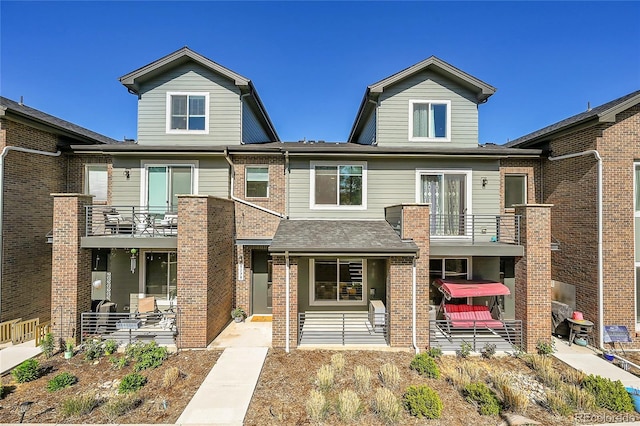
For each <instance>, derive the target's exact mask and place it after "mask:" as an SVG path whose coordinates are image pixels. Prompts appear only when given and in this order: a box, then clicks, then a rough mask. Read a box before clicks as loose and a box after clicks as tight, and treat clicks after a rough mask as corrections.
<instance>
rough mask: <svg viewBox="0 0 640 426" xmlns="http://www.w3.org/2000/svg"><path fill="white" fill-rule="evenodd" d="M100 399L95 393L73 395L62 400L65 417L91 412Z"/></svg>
mask: <svg viewBox="0 0 640 426" xmlns="http://www.w3.org/2000/svg"><path fill="white" fill-rule="evenodd" d="M98 403H99V401H98V399H97V398H96V396H95V395H94V394H93V393H84V394H81V395H76V396H72V397H70V398H67V399H65V400H64V401H62V415H63V416H64V417H71V416H81V415H85V414H89V413H90V412H91V411H92V410H93V409H94V408H96V407H97V406H98Z"/></svg>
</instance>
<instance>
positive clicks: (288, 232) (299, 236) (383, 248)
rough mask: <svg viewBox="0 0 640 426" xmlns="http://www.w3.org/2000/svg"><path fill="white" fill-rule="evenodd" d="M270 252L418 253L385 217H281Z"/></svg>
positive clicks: (413, 244)
mask: <svg viewBox="0 0 640 426" xmlns="http://www.w3.org/2000/svg"><path fill="white" fill-rule="evenodd" d="M269 251H270V252H271V253H284V252H289V253H291V254H301V253H309V254H320V253H325V254H342V253H344V254H349V253H354V254H355V253H358V254H389V255H393V254H405V255H414V254H417V253H418V251H419V249H418V246H417V245H416V244H415V243H414V242H413V241H412V240H402V239H400V236H399V235H398V234H397V233H396V231H394V230H393V228H392V227H391V225H389V223H387V221H385V220H281V221H280V225H279V226H278V230H277V231H276V234H275V236H274V237H273V241H272V243H271V246H270V247H269Z"/></svg>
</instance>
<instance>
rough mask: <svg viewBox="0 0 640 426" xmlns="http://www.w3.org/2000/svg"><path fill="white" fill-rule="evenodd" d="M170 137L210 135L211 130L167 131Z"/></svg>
mask: <svg viewBox="0 0 640 426" xmlns="http://www.w3.org/2000/svg"><path fill="white" fill-rule="evenodd" d="M167 134H168V135H208V134H209V130H167Z"/></svg>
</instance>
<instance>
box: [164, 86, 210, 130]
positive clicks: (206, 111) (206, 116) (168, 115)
mask: <svg viewBox="0 0 640 426" xmlns="http://www.w3.org/2000/svg"><path fill="white" fill-rule="evenodd" d="M172 96H187V126H189V111H188V108H189V99H188V97H189V96H204V130H189V129H172V128H171V97H172ZM166 131H167V133H168V134H174V135H176V134H178V135H179V134H183V135H187V134H188V135H198V134H200V135H208V134H209V92H167V105H166Z"/></svg>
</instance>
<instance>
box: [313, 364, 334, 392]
mask: <svg viewBox="0 0 640 426" xmlns="http://www.w3.org/2000/svg"><path fill="white" fill-rule="evenodd" d="M334 377H335V374H334V372H333V367H332V366H330V365H328V364H325V365H322V366H320V368H319V369H318V372H317V373H316V378H317V384H318V387H319V388H320V390H322V391H328V390H330V389H331V388H332V387H333V381H334Z"/></svg>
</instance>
